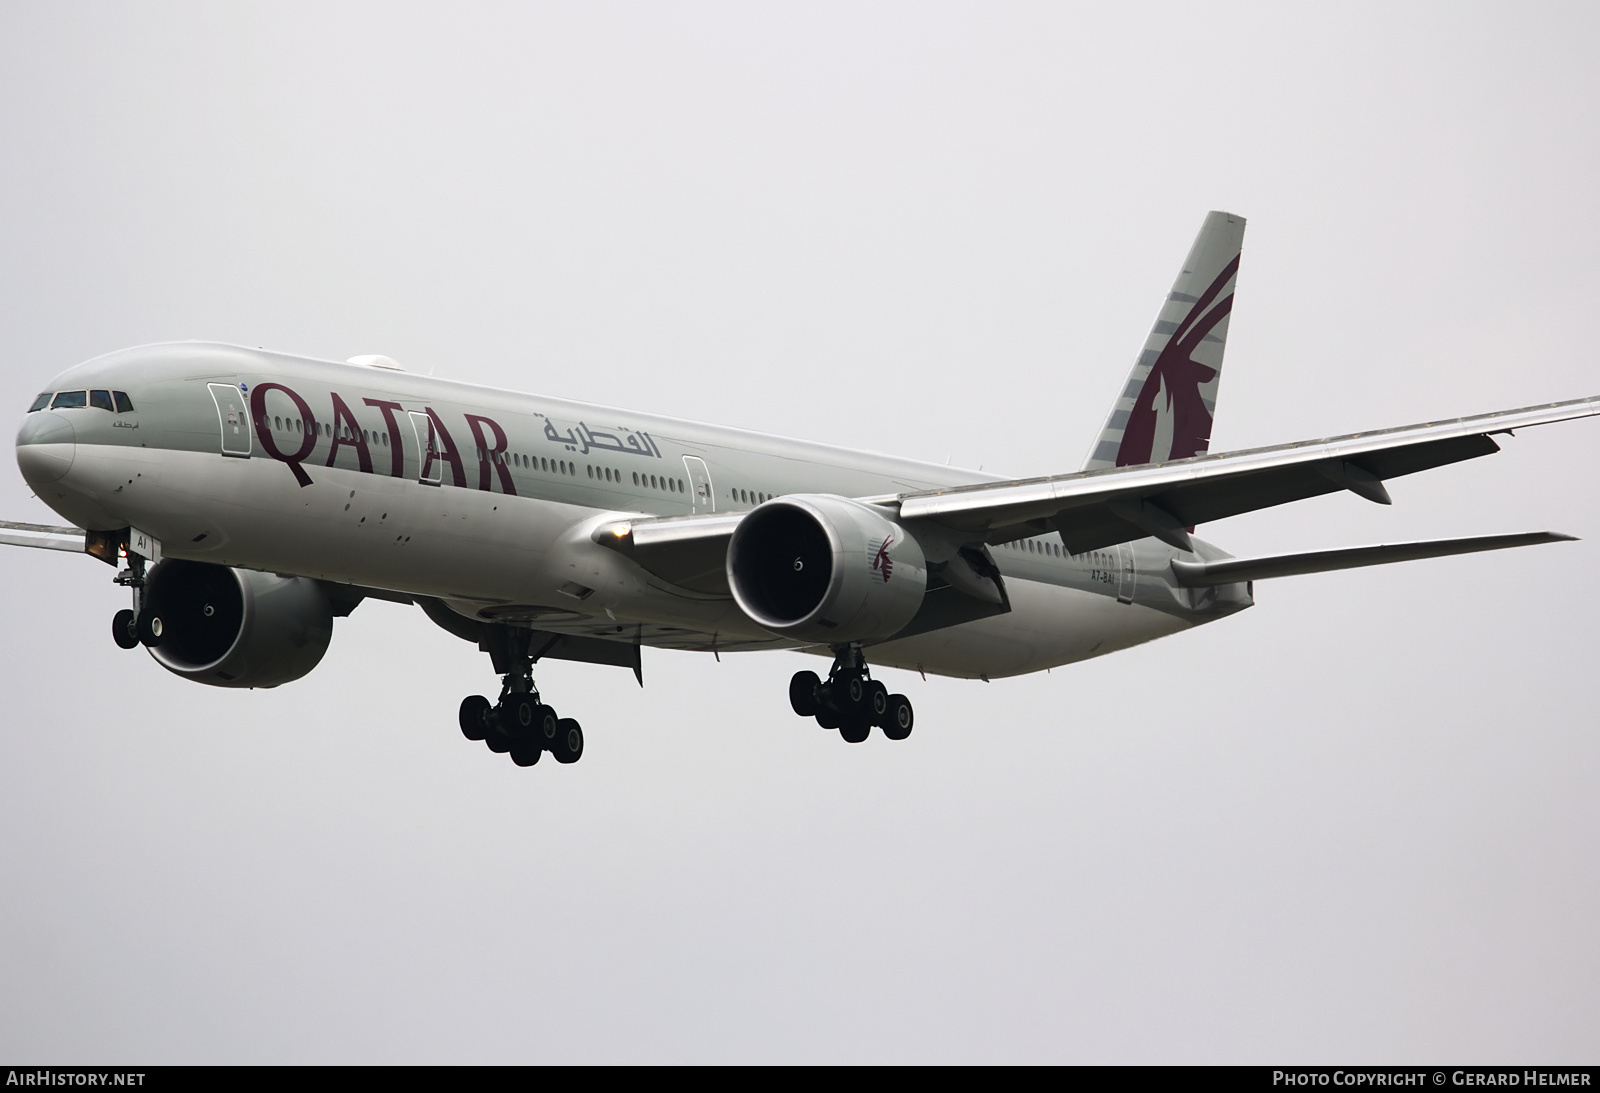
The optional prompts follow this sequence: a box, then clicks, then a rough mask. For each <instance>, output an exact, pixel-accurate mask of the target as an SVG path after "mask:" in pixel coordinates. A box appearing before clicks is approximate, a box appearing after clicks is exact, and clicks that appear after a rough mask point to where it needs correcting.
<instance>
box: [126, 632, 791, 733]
mask: <svg viewBox="0 0 1600 1093" xmlns="http://www.w3.org/2000/svg"><path fill="white" fill-rule="evenodd" d="M130 614H131V612H130ZM821 686H822V680H820V679H818V678H817V673H815V672H796V673H795V674H794V677H793V678H792V679H790V680H789V707H790V708H791V709H793V710H794V712H795V713H797V714H799V715H800V716H801V717H814V716H816V713H817V688H819V687H821Z"/></svg>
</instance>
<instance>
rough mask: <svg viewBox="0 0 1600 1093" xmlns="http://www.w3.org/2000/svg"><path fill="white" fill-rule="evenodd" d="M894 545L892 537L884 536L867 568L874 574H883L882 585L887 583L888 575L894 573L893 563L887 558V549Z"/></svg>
mask: <svg viewBox="0 0 1600 1093" xmlns="http://www.w3.org/2000/svg"><path fill="white" fill-rule="evenodd" d="M893 543H894V536H893V535H885V536H884V537H883V542H882V543H881V544H879V546H878V552H877V553H876V554H874V555H873V556H872V561H871V562H869V563H868V564H867V568H868V569H870V570H872V572H874V573H882V574H883V583H884V584H888V583H889V574H890V573H893V572H894V561H893V559H891V558H890V557H889V547H890V546H891V545H892V544H893Z"/></svg>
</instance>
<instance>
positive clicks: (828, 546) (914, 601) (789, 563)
mask: <svg viewBox="0 0 1600 1093" xmlns="http://www.w3.org/2000/svg"><path fill="white" fill-rule="evenodd" d="M728 585H729V587H730V588H731V589H732V590H733V598H734V601H735V602H736V603H738V605H739V607H740V609H741V610H743V611H744V613H745V614H746V615H749V616H750V618H752V619H753V620H755V621H756V622H757V623H758V624H760V625H761V626H762V627H764V628H765V629H767V630H771V631H772V632H773V633H775V634H783V635H784V636H786V637H792V638H798V639H799V640H801V641H814V642H818V643H823V642H825V643H827V644H830V645H833V644H839V643H842V642H853V641H864V642H871V641H883V640H885V639H887V638H890V637H893V636H894V635H895V634H896V633H898V632H899V631H900V630H902V629H904V628H905V626H906V624H907V623H908V622H910V621H911V618H912V616H914V615H915V614H916V613H917V609H918V608H919V607H920V606H921V605H922V596H923V592H924V591H925V590H926V589H927V585H928V568H927V561H926V559H925V558H924V557H923V553H922V548H921V546H920V545H918V543H917V540H916V539H915V538H913V537H912V535H911V533H910V532H908V531H907V530H906V529H905V528H903V527H901V526H900V525H899V524H897V523H895V522H894V521H893V520H891V519H889V518H888V516H886V515H885V514H884V513H883V512H881V511H880V510H878V509H875V508H873V507H872V506H871V505H864V504H861V503H860V502H858V501H851V500H849V499H847V498H844V497H837V496H832V495H828V494H797V495H791V496H787V497H778V498H774V499H773V500H771V501H768V502H766V503H765V504H762V505H760V506H758V507H756V508H755V509H752V510H751V511H750V512H749V514H747V515H746V516H745V517H744V519H742V520H741V521H739V527H738V529H737V530H735V531H734V533H733V538H732V540H731V541H730V542H729V543H728Z"/></svg>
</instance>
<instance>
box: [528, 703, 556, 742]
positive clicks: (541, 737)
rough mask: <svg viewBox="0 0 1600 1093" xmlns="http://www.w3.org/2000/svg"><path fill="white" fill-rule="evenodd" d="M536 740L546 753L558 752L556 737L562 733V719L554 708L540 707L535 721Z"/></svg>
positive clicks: (535, 715) (536, 712)
mask: <svg viewBox="0 0 1600 1093" xmlns="http://www.w3.org/2000/svg"><path fill="white" fill-rule="evenodd" d="M533 726H534V728H533V733H534V739H535V740H537V741H538V743H539V746H540V747H541V748H543V749H544V750H545V751H555V750H556V737H557V736H559V735H560V733H561V727H560V726H561V718H560V717H559V716H558V715H557V714H556V708H555V707H554V706H540V707H539V708H538V710H536V711H535V714H534V721H533Z"/></svg>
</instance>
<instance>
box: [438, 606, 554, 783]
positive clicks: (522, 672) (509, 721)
mask: <svg viewBox="0 0 1600 1093" xmlns="http://www.w3.org/2000/svg"><path fill="white" fill-rule="evenodd" d="M493 633H494V634H495V637H496V639H498V640H496V641H494V642H485V644H486V645H488V646H489V649H488V652H489V655H490V657H491V658H492V659H493V662H494V668H495V671H497V672H500V673H501V675H502V679H503V685H502V687H501V689H500V701H499V702H497V703H495V704H493V705H490V703H489V700H488V699H487V698H485V697H483V696H482V695H468V696H467V697H466V698H464V699H462V700H461V713H460V724H461V734H462V735H463V736H465V737H466V738H467V739H468V740H473V741H482V742H483V743H484V744H486V745H488V748H489V750H490V751H492V752H495V753H497V754H501V755H505V754H509V755H510V756H511V761H512V762H513V763H515V764H516V765H517V766H519V767H531V766H533V765H534V764H535V763H537V762H538V761H539V758H540V756H542V755H543V754H544V753H545V752H549V753H550V754H551V755H552V756H554V757H555V760H556V762H558V763H576V762H577V761H578V760H579V759H581V758H583V727H582V726H581V725H579V724H578V723H577V722H576V721H574V720H573V719H572V718H570V717H561V716H559V715H558V714H557V713H556V711H555V707H553V706H549V705H546V704H545V703H544V701H543V700H542V699H541V698H540V697H539V691H538V688H536V687H535V686H534V684H533V662H534V660H535V659H536V658H535V657H534V656H533V655H532V654H531V653H530V652H529V641H530V639H531V637H532V635H531V634H530V633H529V632H528V631H527V630H523V629H521V628H518V627H511V626H501V627H496V628H495V630H494V631H493Z"/></svg>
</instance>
